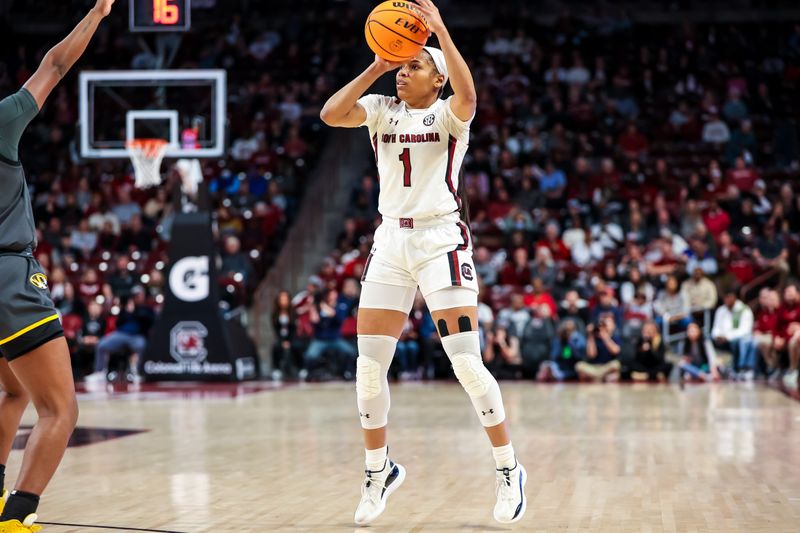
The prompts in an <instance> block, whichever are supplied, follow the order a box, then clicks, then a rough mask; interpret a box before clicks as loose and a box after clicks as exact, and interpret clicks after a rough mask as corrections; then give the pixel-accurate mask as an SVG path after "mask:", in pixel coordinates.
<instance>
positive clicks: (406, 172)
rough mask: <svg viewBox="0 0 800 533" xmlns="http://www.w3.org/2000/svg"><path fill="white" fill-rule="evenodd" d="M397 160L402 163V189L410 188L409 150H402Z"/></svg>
mask: <svg viewBox="0 0 800 533" xmlns="http://www.w3.org/2000/svg"><path fill="white" fill-rule="evenodd" d="M398 159H399V160H400V161H402V162H403V187H411V148H404V149H403V153H402V154H400V155H399V156H398Z"/></svg>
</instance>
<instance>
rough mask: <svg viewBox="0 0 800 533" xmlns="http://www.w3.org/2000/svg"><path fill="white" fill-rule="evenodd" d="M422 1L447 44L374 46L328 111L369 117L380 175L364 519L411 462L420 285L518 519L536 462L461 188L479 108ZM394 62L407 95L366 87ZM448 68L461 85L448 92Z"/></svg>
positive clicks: (363, 411) (343, 120) (354, 123)
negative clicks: (497, 374) (410, 389)
mask: <svg viewBox="0 0 800 533" xmlns="http://www.w3.org/2000/svg"><path fill="white" fill-rule="evenodd" d="M416 7H417V8H418V11H419V12H420V13H422V15H424V17H425V18H426V19H427V22H428V27H429V29H430V31H431V32H433V33H435V34H436V35H437V37H438V39H439V43H440V45H441V50H440V49H437V48H432V47H425V48H424V49H423V50H422V51H421V52H420V53H419V54H418V55H417V56H416V57H414V58H412V59H411V60H409V61H407V62H404V63H402V64H401V63H392V62H389V61H386V60H385V59H382V58H380V57H379V56H377V55H376V56H375V60H374V62H373V63H372V64H371V65H370V66H369V67H367V69H366V70H365V71H364V72H362V73H361V74H360V75H359V76H358V77H357V78H355V79H354V80H353V81H351V82H350V83H349V84H347V85H346V86H345V87H343V88H342V89H341V90H339V91H338V92H337V93H336V94H334V95H333V96H332V97H331V98H330V99H329V100H328V101H327V103H326V104H325V106H324V107H323V109H322V112H321V118H322V120H323V121H324V122H325V123H326V124H328V125H329V126H334V127H344V128H354V127H359V126H366V127H367V128H368V129H369V134H370V137H371V139H372V146H373V149H374V151H375V159H376V162H377V166H378V174H379V179H380V198H379V207H378V210H379V211H380V213H381V215H382V217H383V222H382V223H381V225H380V226H379V227H378V229H377V230H376V232H375V244H374V246H373V248H372V253H371V254H370V255H369V258H368V260H367V263H366V265H365V268H364V275H363V278H362V292H361V300H360V303H359V311H358V352H359V356H358V360H357V371H356V391H357V401H358V410H359V414H360V416H361V427H362V428H363V432H364V443H365V448H366V479H365V480H364V482H363V485H362V487H361V501H360V502H359V504H358V508H357V509H356V513H355V522H356V523H357V524H359V525H365V524H369V523H370V522H372V521H373V520H375V519H376V518H377V517H378V516H380V514H381V513H382V512H383V511H384V509H385V507H386V500H387V498H388V497H389V495H390V494H392V493H393V492H394V491H395V490H396V489H397V488H398V487H399V486H400V485H401V484H402V483H403V480H404V479H405V469H404V468H403V466H402V465H400V464H398V463H395V462H394V461H392V460H391V459H389V458H388V448H387V445H386V442H387V441H386V439H387V437H386V427H387V423H388V413H389V389H388V381H387V372H388V370H389V365H390V364H391V361H392V358H393V357H394V353H395V347H396V345H397V340H398V338H399V336H400V334H401V332H402V330H403V326H404V324H405V322H406V319H407V317H408V314H409V312H410V310H411V307H412V304H413V302H414V295H415V294H416V291H417V287H419V289H420V290H421V291H422V294H423V296H424V297H425V300H426V303H427V305H428V308H429V309H430V310H431V314H432V316H433V320H434V322H435V323H436V325H437V328H438V331H439V335H440V336H441V339H442V346H443V348H444V350H445V352H446V353H447V356H448V357H449V358H450V362H451V364H452V366H453V370H454V372H455V375H456V377H457V378H458V381H459V382H460V383H461V385H463V387H464V389H465V390H466V392H467V394H468V395H469V397H470V399H471V401H472V404H473V406H474V408H475V411H476V412H477V413H478V417H479V419H480V421H481V423H482V424H483V426H484V428H485V430H486V434H487V435H488V436H489V440H490V441H491V444H492V451H493V455H494V459H495V462H496V468H497V471H496V494H497V503H496V505H495V507H494V517H495V519H496V520H497V521H498V522H501V523H512V522H516V521H518V520H519V519H521V518H522V516H523V514H524V513H525V506H526V500H525V495H524V485H525V478H526V473H525V469H524V468H523V467H522V465H521V464H519V463H518V462H517V460H516V457H515V455H514V449H513V447H512V445H511V440H510V438H509V432H508V427H507V424H506V421H505V411H504V408H503V400H502V397H501V395H500V388H499V386H498V384H497V381H496V380H495V379H494V377H493V376H492V375H491V374H490V373H489V371H488V370H487V369H486V367H485V366H484V365H483V361H482V359H481V351H480V343H479V340H478V331H477V326H478V318H477V312H478V308H477V304H478V280H477V275H476V273H475V268H474V265H473V261H472V242H471V235H470V231H469V229H468V228H467V227H466V225H465V224H464V223H463V222H462V221H461V216H460V211H461V209H462V204H461V199H460V198H459V196H458V193H457V190H458V176H459V170H460V167H461V163H462V161H463V160H464V155H465V153H466V151H467V144H468V142H469V128H470V123H471V122H472V119H473V118H474V116H475V108H476V93H475V85H474V83H473V80H472V74H471V73H470V71H469V68H468V66H467V64H466V62H465V61H464V59H463V58H462V57H461V54H460V53H459V51H458V49H457V48H456V46H455V44H454V43H453V40H452V39H451V37H450V35H449V33H448V31H447V28H446V27H445V25H444V22H443V21H442V18H441V15H440V14H439V11H438V9H437V8H436V6H435V5H434V4H433V3H432V2H431V1H430V0H418V6H416ZM395 69H397V74H396V76H395V80H396V86H397V97H393V96H380V95H374V94H372V95H367V96H362V95H363V94H364V93H365V92H366V91H367V89H369V87H370V86H371V85H372V84H373V83H374V82H375V81H376V80H377V79H378V78H380V77H381V76H382V75H383V74H386V73H387V72H390V71H392V70H395ZM448 80H449V81H450V84H451V86H452V89H453V92H454V95H453V96H451V97H450V98H448V99H446V100H443V99H441V98H440V95H441V94H442V90H443V88H444V86H445V84H446V83H447V81H448Z"/></svg>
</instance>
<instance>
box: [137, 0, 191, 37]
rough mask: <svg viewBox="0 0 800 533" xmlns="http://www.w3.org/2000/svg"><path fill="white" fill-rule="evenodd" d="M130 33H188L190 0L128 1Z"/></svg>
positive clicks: (189, 26)
mask: <svg viewBox="0 0 800 533" xmlns="http://www.w3.org/2000/svg"><path fill="white" fill-rule="evenodd" d="M129 3H130V19H129V24H128V25H129V27H130V30H131V31H132V32H147V31H149V32H153V31H156V32H158V31H160V32H167V31H169V32H172V31H175V32H177V31H188V30H189V29H190V28H191V12H192V5H191V0H129Z"/></svg>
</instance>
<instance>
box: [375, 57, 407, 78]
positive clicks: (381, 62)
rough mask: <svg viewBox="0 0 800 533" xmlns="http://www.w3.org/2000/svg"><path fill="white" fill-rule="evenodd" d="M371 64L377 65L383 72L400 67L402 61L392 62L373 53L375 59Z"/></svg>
mask: <svg viewBox="0 0 800 533" xmlns="http://www.w3.org/2000/svg"><path fill="white" fill-rule="evenodd" d="M373 65H375V66H376V67H378V69H379V70H380V71H381V72H384V73H386V72H390V71H392V70H394V69H396V68H400V67H401V66H403V64H402V63H394V62H392V61H387V60H386V59H384V58H382V57H381V56H379V55H378V54H375V61H373Z"/></svg>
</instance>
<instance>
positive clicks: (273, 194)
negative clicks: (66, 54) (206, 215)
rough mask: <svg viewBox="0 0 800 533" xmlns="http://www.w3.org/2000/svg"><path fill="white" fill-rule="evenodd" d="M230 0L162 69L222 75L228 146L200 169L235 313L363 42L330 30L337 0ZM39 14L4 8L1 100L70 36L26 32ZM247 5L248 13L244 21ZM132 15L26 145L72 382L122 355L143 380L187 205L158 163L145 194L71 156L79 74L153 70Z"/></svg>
mask: <svg viewBox="0 0 800 533" xmlns="http://www.w3.org/2000/svg"><path fill="white" fill-rule="evenodd" d="M83 4H84V3H83V2H75V1H72V2H69V1H68V2H64V3H63V6H53V5H52V3H51V2H48V4H47V10H48V13H51V12H52V9H56V8H57V7H60V8H63V10H64V13H63V14H64V17H63V20H64V21H65V24H68V23H71V22H72V18H74V17H76V16H77V15H78V14H80V13H83V12H84V7H85V6H84V5H83ZM234 4H235V3H234V2H225V3H224V5H223V3H222V2H220V3H218V5H216V7H212V8H210V9H209V8H208V7H206V8H204V9H201V8H200V7H198V9H195V10H193V17H192V19H193V30H192V31H191V32H189V33H187V34H184V35H183V36H182V37H181V39H182V40H181V42H180V45H179V47H178V52H177V55H176V56H175V59H174V61H173V62H172V63H171V64H169V65H164V66H165V67H166V66H168V67H169V68H224V69H226V71H227V80H228V87H227V91H228V95H229V102H228V117H227V118H228V120H229V139H228V144H229V147H230V150H229V151H228V154H227V155H226V156H225V157H224V158H221V159H214V160H204V161H203V174H204V178H205V182H206V184H207V185H208V188H209V190H210V193H211V202H212V205H211V208H212V209H213V211H214V219H215V228H216V234H215V238H216V239H217V244H218V247H217V248H218V251H219V254H220V256H221V277H220V280H219V283H220V285H221V286H222V289H223V290H222V291H221V292H222V294H223V295H224V299H225V304H226V305H227V306H229V307H237V306H241V305H248V304H249V303H250V299H251V298H252V294H253V292H254V291H253V289H254V288H255V287H256V286H257V285H258V283H259V282H260V280H261V279H262V278H263V276H264V274H265V272H266V271H267V270H268V269H269V267H270V266H271V264H272V262H273V261H274V259H275V257H276V255H277V253H278V252H279V251H280V248H281V245H282V243H283V239H284V238H285V235H286V233H287V230H288V227H289V225H290V224H291V222H292V219H293V215H294V214H295V213H296V211H297V206H298V205H299V203H300V202H301V201H302V196H303V193H304V190H305V187H304V184H305V183H306V180H307V178H308V174H309V171H310V169H311V168H312V167H313V165H314V163H315V160H316V157H317V154H318V153H319V151H320V148H321V146H322V141H323V139H324V135H325V132H326V130H324V129H323V128H322V127H321V122H320V121H319V118H318V116H319V110H320V108H321V105H322V103H324V99H325V98H326V97H327V96H328V95H329V93H330V92H331V91H332V88H333V87H334V86H335V85H336V84H337V83H338V82H340V81H341V80H342V79H343V77H342V76H343V73H345V74H349V62H348V61H347V57H348V55H349V54H350V53H351V51H352V50H353V49H354V46H353V40H354V39H356V36H355V35H352V34H346V35H345V34H342V33H341V32H337V31H334V29H333V26H334V25H335V24H336V23H337V22H336V21H339V22H344V21H347V20H348V17H349V18H350V19H352V13H349V12H348V11H347V10H346V9H341V8H340V7H336V6H333V5H331V4H329V3H323V2H318V3H317V5H315V6H309V7H308V8H307V9H303V10H296V9H294V7H293V5H292V3H291V2H287V1H276V2H270V3H269V6H266V5H264V6H259V5H253V4H252V3H248V2H236V4H238V8H237V7H236V5H234ZM212 5H213V3H212ZM40 8H41V6H37V3H36V2H30V3H27V2H16V3H13V2H12V3H10V4H8V5H5V6H2V10H3V12H2V13H0V15H2V16H3V23H2V24H3V27H4V28H5V29H6V35H7V41H8V42H9V43H11V42H13V43H14V46H7V47H4V48H3V50H2V52H0V94H2V95H9V94H12V93H14V92H16V91H17V90H18V89H19V88H20V87H21V86H22V84H23V83H24V82H25V81H26V80H27V79H28V77H29V76H30V75H31V73H32V72H33V71H34V70H35V69H36V68H37V66H38V64H39V61H40V60H41V58H42V56H43V55H44V53H45V52H46V51H47V49H48V48H49V47H50V46H52V45H53V44H55V43H56V42H57V41H58V40H59V39H61V38H62V37H63V34H62V33H60V32H59V31H56V30H54V29H53V28H52V26H48V28H47V29H44V30H37V29H35V28H34V30H33V31H31V26H30V25H27V26H26V24H27V23H28V22H29V21H32V20H34V19H37V16H34V15H32V13H34V12H36V10H37V9H40ZM245 8H246V12H247V16H242V15H241V14H238V13H243V12H244V11H245ZM333 13H335V14H336V16H335V17H333V16H332V15H333ZM127 16H128V14H127V9H120V10H119V11H115V12H114V13H113V14H112V16H111V17H110V18H109V19H108V20H107V21H106V23H104V24H103V25H102V26H101V27H100V29H99V30H98V32H97V35H96V37H95V38H94V39H93V41H92V43H91V45H90V46H89V48H88V50H87V52H86V54H85V55H84V57H83V58H82V59H81V61H80V63H79V64H78V65H77V66H76V68H75V69H73V71H72V72H71V73H70V74H69V75H68V76H67V78H66V79H65V80H63V82H62V83H61V84H60V85H59V86H58V88H57V89H56V90H55V91H54V93H53V95H52V96H51V97H50V99H49V101H48V102H47V103H46V104H45V106H44V108H43V109H42V110H41V112H40V113H39V116H38V117H37V118H36V119H35V120H34V122H32V124H31V125H30V126H29V128H28V130H27V132H26V134H25V135H24V136H23V139H22V142H21V145H20V159H21V160H22V161H23V163H24V165H25V169H26V173H27V176H28V179H29V183H30V187H31V191H32V198H33V204H34V211H35V217H36V222H37V226H38V229H39V247H38V249H37V250H36V257H37V258H38V259H39V261H40V262H41V263H42V266H43V267H44V268H45V269H46V271H47V272H48V273H49V277H50V286H51V290H52V294H53V298H54V300H55V303H56V306H57V307H58V309H59V311H60V313H61V314H62V323H63V324H64V328H65V331H66V334H67V338H68V340H69V342H70V346H71V348H72V351H73V356H74V361H75V365H74V366H75V372H76V376H80V375H84V374H86V373H88V372H92V371H94V372H93V376H94V377H97V378H98V379H102V376H104V375H105V372H106V371H107V370H108V369H109V368H108V365H109V359H110V358H112V356H114V355H116V353H117V352H122V354H121V355H122V356H123V359H125V358H129V359H130V362H131V365H130V369H126V370H125V371H124V372H127V373H129V374H135V369H136V365H135V362H136V356H137V355H140V353H141V351H142V349H143V347H144V339H146V336H147V333H148V331H149V328H150V325H151V324H152V322H153V314H154V313H156V312H157V311H158V310H159V308H160V306H161V304H162V302H163V294H162V289H163V284H164V272H165V268H166V267H167V265H166V261H167V257H166V250H167V247H168V243H169V239H170V227H171V222H172V220H173V218H174V215H175V213H176V212H178V211H179V210H180V209H182V207H181V205H182V204H181V198H179V194H178V193H176V192H174V191H175V188H174V187H173V185H174V184H176V183H178V182H179V177H178V175H177V173H176V172H175V170H173V169H172V165H171V163H169V162H167V163H165V165H164V168H163V170H164V172H165V178H166V181H165V182H164V183H163V184H162V185H161V186H159V187H156V188H153V189H149V190H138V189H135V188H134V187H133V175H132V167H131V165H130V163H129V162H128V161H116V160H103V161H97V160H82V159H80V158H79V156H78V155H77V154H78V153H79V150H78V145H77V143H78V135H77V131H78V129H77V125H76V120H77V117H78V94H77V93H78V84H77V76H78V72H79V71H80V70H108V69H129V68H155V66H156V65H155V62H156V59H157V58H156V56H155V54H154V53H153V52H152V51H153V50H155V48H153V47H150V48H146V47H142V46H141V45H140V43H142V42H144V41H143V40H142V39H143V38H142V36H141V34H139V35H137V34H132V33H130V32H129V31H128V29H127V26H128V21H127ZM351 23H352V25H354V26H355V22H352V20H351ZM65 28H66V26H65ZM301 45H302V46H301ZM84 126H85V125H84Z"/></svg>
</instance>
